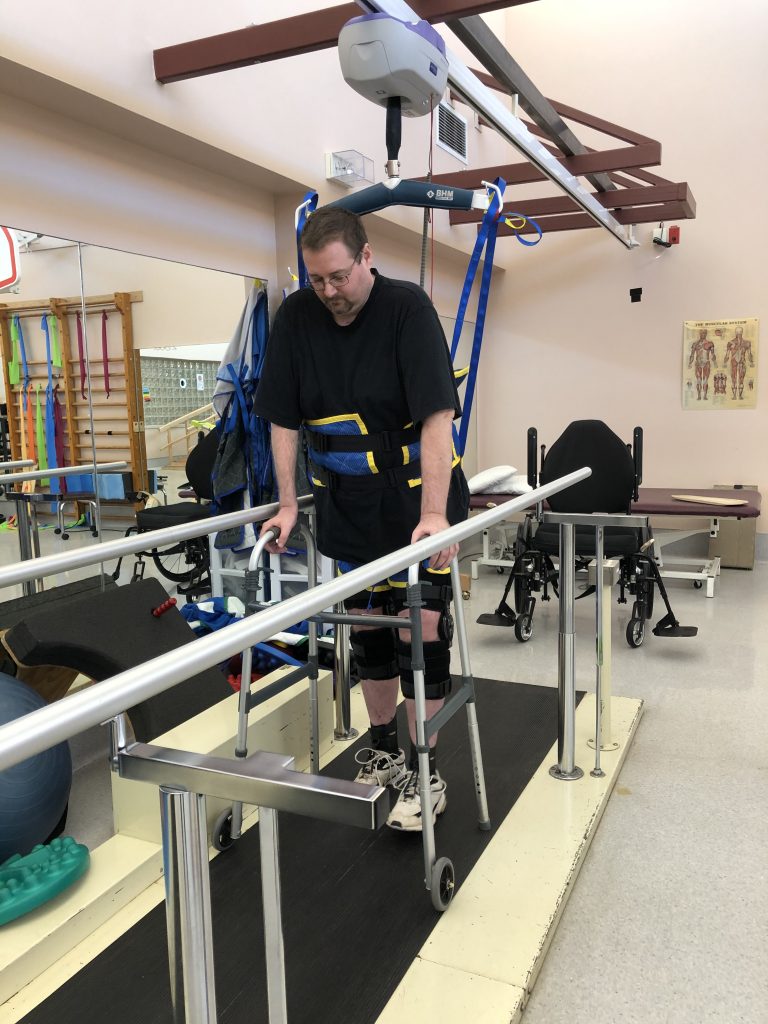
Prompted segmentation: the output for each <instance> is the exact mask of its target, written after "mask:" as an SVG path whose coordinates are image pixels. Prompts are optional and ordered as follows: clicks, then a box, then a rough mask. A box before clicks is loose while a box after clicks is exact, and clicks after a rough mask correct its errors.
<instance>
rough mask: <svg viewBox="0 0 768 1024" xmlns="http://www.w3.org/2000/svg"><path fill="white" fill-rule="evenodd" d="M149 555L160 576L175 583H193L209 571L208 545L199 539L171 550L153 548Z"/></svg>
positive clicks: (175, 546) (186, 542)
mask: <svg viewBox="0 0 768 1024" xmlns="http://www.w3.org/2000/svg"><path fill="white" fill-rule="evenodd" d="M149 553H150V555H151V556H152V561H153V562H154V563H155V566H156V567H157V571H158V572H159V573H160V575H161V576H164V577H165V578H166V579H167V580H171V581H172V582H173V583H191V582H192V581H193V580H195V579H198V578H199V577H200V576H202V575H203V573H205V571H206V570H207V569H208V563H209V555H208V545H207V543H201V542H200V540H199V539H198V538H197V537H195V538H193V539H192V540H187V541H182V543H180V544H176V545H174V546H173V547H170V548H152V550H151V551H150V552H149Z"/></svg>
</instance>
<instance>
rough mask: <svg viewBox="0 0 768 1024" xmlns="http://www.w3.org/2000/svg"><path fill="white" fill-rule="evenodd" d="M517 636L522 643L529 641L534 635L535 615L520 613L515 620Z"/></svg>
mask: <svg viewBox="0 0 768 1024" xmlns="http://www.w3.org/2000/svg"><path fill="white" fill-rule="evenodd" d="M515 636H516V637H517V639H518V640H519V641H520V643H521V644H525V643H527V642H528V641H529V640H530V639H531V637H532V636H533V616H532V615H531V614H530V613H529V614H526V615H518V617H517V619H516V620H515Z"/></svg>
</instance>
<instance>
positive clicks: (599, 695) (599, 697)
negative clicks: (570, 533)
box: [589, 526, 611, 779]
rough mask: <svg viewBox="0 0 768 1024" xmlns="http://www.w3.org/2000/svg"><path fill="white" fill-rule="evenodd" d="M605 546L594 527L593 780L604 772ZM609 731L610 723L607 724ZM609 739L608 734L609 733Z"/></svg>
mask: <svg viewBox="0 0 768 1024" xmlns="http://www.w3.org/2000/svg"><path fill="white" fill-rule="evenodd" d="M604 545H605V528H604V527H602V526H596V527H595V556H596V557H595V560H596V563H597V564H596V566H595V569H596V572H597V578H596V579H595V767H594V768H593V769H592V771H591V772H590V773H589V774H590V775H592V776H593V777H594V778H598V779H599V778H602V777H603V776H604V775H605V772H604V771H603V769H602V768H601V767H600V749H601V744H602V742H603V733H602V726H603V657H604V653H605V652H604V649H603V642H604V640H605V623H604V622H603V612H604V608H605V570H604V564H603V563H604V560H603V551H604ZM610 701H611V696H610V693H609V694H608V708H609V710H608V715H609V717H610V713H611V712H610ZM609 729H610V722H609ZM609 737H610V733H609Z"/></svg>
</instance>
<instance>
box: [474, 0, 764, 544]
mask: <svg viewBox="0 0 768 1024" xmlns="http://www.w3.org/2000/svg"><path fill="white" fill-rule="evenodd" d="M672 19H673V15H672V12H671V10H670V6H669V4H667V3H665V2H664V0H648V2H646V3H644V4H642V5H624V4H616V3H615V2H613V0H589V2H588V3H580V4H573V3H571V2H569V0H546V2H543V0H542V2H540V3H532V4H527V5H524V6H522V7H516V8H514V9H511V10H510V11H508V12H507V36H508V45H509V48H510V49H511V50H512V52H513V54H514V56H515V58H516V59H517V60H518V61H519V62H520V64H521V65H522V66H523V67H524V68H525V69H526V70H527V71H528V72H529V74H531V76H532V77H533V78H534V80H535V81H536V83H537V85H538V86H539V88H540V89H541V90H542V92H544V94H545V95H547V96H550V97H554V98H555V99H560V100H562V101H564V102H567V103H569V104H570V105H572V106H575V107H579V108H581V109H583V110H587V111H589V112H590V113H593V114H595V115H598V116H600V117H603V118H605V119H607V120H609V121H613V122H614V123H618V124H622V125H625V126H627V127H630V128H632V129H634V130H636V131H639V132H642V133H645V134H647V135H649V136H651V137H653V138H657V139H659V140H661V142H662V144H663V157H664V159H663V164H662V166H661V168H660V169H659V173H661V174H662V175H663V176H664V177H667V178H670V179H672V180H675V181H680V180H687V181H688V182H689V183H690V185H691V188H692V190H693V193H694V195H695V197H696V200H697V203H698V212H697V217H696V219H695V220H694V221H683V222H682V223H681V234H682V242H681V244H680V245H679V246H677V247H674V248H672V249H670V250H668V251H667V250H660V249H659V248H658V247H655V246H652V244H651V242H650V235H651V227H650V226H641V227H639V228H638V229H637V235H638V238H639V239H640V240H641V242H642V245H641V247H640V248H639V249H637V250H635V251H634V252H631V253H627V252H626V251H625V250H624V249H622V248H621V247H620V246H619V245H618V244H617V243H616V242H614V241H612V240H611V239H610V238H609V237H608V236H606V235H604V234H603V233H600V232H599V231H597V230H592V231H580V232H572V233H564V234H560V235H551V236H548V237H545V239H544V241H543V242H542V243H541V245H539V246H538V247H537V248H534V249H523V248H522V247H518V246H516V244H515V242H514V241H513V240H507V241H506V242H503V243H500V245H503V246H504V247H505V248H506V249H507V251H508V250H509V249H510V248H511V249H512V250H513V252H514V256H513V257H512V258H511V260H510V263H509V264H508V270H507V273H506V275H505V277H504V280H503V283H501V286H500V287H498V288H497V289H496V291H495V292H494V294H493V295H492V300H491V301H492V323H491V325H490V330H489V336H488V338H487V344H486V347H485V350H484V360H483V364H482V368H481V394H480V455H481V462H484V463H485V464H487V465H494V464H496V463H503V462H515V461H516V462H517V464H518V465H519V464H520V460H522V459H524V453H525V430H526V428H527V427H528V426H530V425H536V426H538V427H539V430H540V437H541V440H543V441H552V440H554V439H555V438H556V437H557V436H558V434H559V433H560V432H561V430H562V429H563V427H564V426H565V425H566V424H567V423H568V422H569V421H570V420H572V419H577V418H592V417H597V418H602V419H605V420H606V421H607V422H608V423H609V424H611V426H613V427H614V429H616V430H617V431H618V432H619V433H621V434H622V436H625V437H627V438H629V436H630V434H631V429H632V427H633V426H634V425H635V424H640V425H642V426H643V427H644V428H645V434H646V443H645V483H646V484H648V485H649V486H654V485H655V486H675V487H686V488H695V487H700V488H702V487H708V486H711V485H712V484H713V483H715V482H718V483H731V482H740V481H743V482H755V481H757V482H758V484H759V486H760V487H761V489H762V490H763V491H766V490H768V446H766V444H765V440H766V436H767V433H768V378H766V376H765V375H766V373H768V365H767V364H766V358H765V355H763V357H762V358H761V360H760V363H761V365H760V367H759V372H760V373H761V375H762V376H761V379H760V381H759V387H760V397H759V401H758V406H757V408H756V409H755V410H752V411H742V410H737V411H724V412H683V410H682V405H681V364H682V330H683V328H682V323H683V321H684V320H688V319H720V318H732V317H742V316H756V317H760V318H761V321H762V329H763V330H762V333H763V344H764V345H768V335H766V331H768V303H767V297H766V287H765V266H766V259H765V252H764V248H765V238H766V235H767V234H768V205H767V204H766V202H765V186H764V181H763V177H764V175H763V169H764V167H765V166H766V160H767V159H768V133H766V131H765V118H764V112H763V109H762V108H763V105H764V101H765V98H766V97H767V96H768V76H767V74H766V62H765V45H766V42H767V41H768V9H767V8H766V5H765V4H764V2H762V0H742V2H740V3H739V4H737V5H731V6H727V5H722V4H719V3H714V2H712V3H699V2H696V3H694V2H688V0H679V2H678V3H676V4H675V5H674V21H673V20H672ZM576 131H577V134H578V132H579V129H578V127H577V126H576ZM610 145H611V143H609V142H606V143H604V146H605V147H606V148H607V147H608V146H610ZM636 286H639V287H642V288H643V297H642V301H641V302H640V303H636V304H631V303H630V301H629V288H630V287H636ZM761 524H762V528H763V531H768V521H766V520H761Z"/></svg>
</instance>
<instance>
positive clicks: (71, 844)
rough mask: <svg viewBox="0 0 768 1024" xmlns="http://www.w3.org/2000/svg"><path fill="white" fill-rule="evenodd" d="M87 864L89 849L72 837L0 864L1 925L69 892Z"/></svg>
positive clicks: (37, 847) (38, 847) (63, 837)
mask: <svg viewBox="0 0 768 1024" xmlns="http://www.w3.org/2000/svg"><path fill="white" fill-rule="evenodd" d="M89 862H90V854H89V853H88V847H86V846H83V845H81V844H80V843H76V842H75V840H74V839H73V838H72V837H71V836H60V837H59V838H58V839H52V840H51V842H50V843H47V844H46V845H45V846H43V845H38V846H36V847H35V848H34V849H33V850H32V852H31V853H28V854H27V855H26V856H25V857H22V856H21V854H18V853H17V854H14V856H13V857H9V858H8V860H7V861H6V862H5V863H4V864H0V924H8V922H9V921H14V920H15V919H16V918H17V917H21V916H22V915H23V914H28V913H29V911H30V910H35V908H36V907H40V906H42V905H43V904H44V903H47V902H48V900H52V899H53V898H54V896H58V895H59V893H61V892H64V890H65V889H68V888H69V886H70V885H72V883H73V882H76V881H77V879H78V878H80V876H81V875H82V874H84V872H85V870H86V868H87V867H88V864H89Z"/></svg>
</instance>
